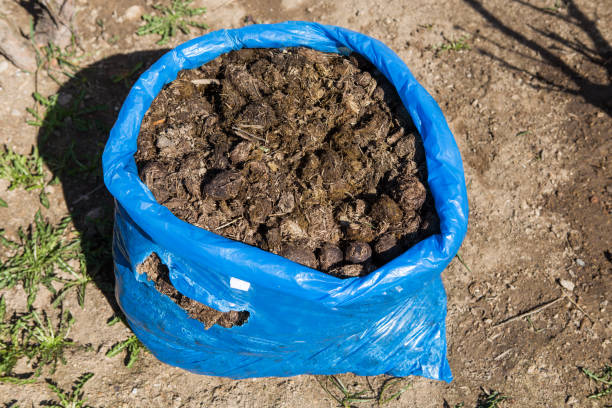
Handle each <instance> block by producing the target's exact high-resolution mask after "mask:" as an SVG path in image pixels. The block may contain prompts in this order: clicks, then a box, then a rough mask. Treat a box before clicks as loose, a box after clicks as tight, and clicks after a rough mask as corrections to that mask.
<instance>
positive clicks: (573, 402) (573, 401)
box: [565, 395, 580, 405]
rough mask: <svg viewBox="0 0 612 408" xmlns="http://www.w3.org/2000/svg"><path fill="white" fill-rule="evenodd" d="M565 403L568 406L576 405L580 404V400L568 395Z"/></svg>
mask: <svg viewBox="0 0 612 408" xmlns="http://www.w3.org/2000/svg"><path fill="white" fill-rule="evenodd" d="M565 403H566V404H567V405H576V404H579V403H580V400H579V399H578V398H576V397H574V396H573V395H568V396H567V399H566V400H565Z"/></svg>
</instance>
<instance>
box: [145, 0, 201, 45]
mask: <svg viewBox="0 0 612 408" xmlns="http://www.w3.org/2000/svg"><path fill="white" fill-rule="evenodd" d="M192 2H193V0H172V5H170V6H164V5H162V4H157V5H155V6H153V8H154V9H156V10H159V11H160V12H161V14H162V15H161V16H154V15H151V14H145V15H143V16H142V19H143V20H144V21H145V24H144V25H143V26H141V27H140V28H139V29H138V31H136V34H137V35H148V34H158V35H160V36H161V39H160V40H159V41H158V42H157V44H159V45H162V44H165V43H167V42H168V39H169V38H170V37H173V36H174V34H175V33H176V29H177V28H178V29H179V30H181V31H182V32H183V33H184V34H189V33H190V30H189V26H191V27H197V28H201V29H206V28H208V26H207V25H206V24H205V23H200V22H197V21H194V20H192V19H190V17H195V16H199V15H202V14H204V13H206V8H205V7H196V8H191V7H189V4H191V3H192Z"/></svg>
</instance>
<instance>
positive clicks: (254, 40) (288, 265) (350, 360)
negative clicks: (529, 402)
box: [103, 22, 468, 381]
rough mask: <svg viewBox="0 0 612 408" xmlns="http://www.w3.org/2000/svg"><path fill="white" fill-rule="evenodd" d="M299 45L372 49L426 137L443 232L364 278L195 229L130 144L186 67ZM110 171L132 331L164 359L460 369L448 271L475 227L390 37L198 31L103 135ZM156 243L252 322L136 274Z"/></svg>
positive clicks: (213, 370) (448, 139) (223, 372)
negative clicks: (141, 169) (161, 198)
mask: <svg viewBox="0 0 612 408" xmlns="http://www.w3.org/2000/svg"><path fill="white" fill-rule="evenodd" d="M297 46H304V47H310V48H314V49H317V50H320V51H326V52H336V53H343V54H348V53H351V52H356V53H359V54H361V55H363V56H364V57H366V58H367V59H368V60H370V61H371V62H372V63H373V64H374V65H375V66H376V67H377V68H378V69H379V70H380V71H381V72H382V73H383V74H384V75H385V76H386V77H387V78H388V79H389V81H390V82H391V83H392V84H393V85H394V86H395V87H396V89H397V91H398V93H399V95H400V97H401V99H402V101H403V102H404V104H405V106H406V107H407V109H408V111H409V112H410V115H411V116H412V119H413V121H414V124H415V125H416V128H417V129H418V131H419V133H420V134H421V136H422V138H423V142H424V147H425V153H426V160H427V168H428V174H429V179H428V182H429V186H430V188H431V191H432V194H433V197H434V201H435V207H436V210H437V213H438V215H439V217H440V230H441V233H440V234H438V235H435V236H431V237H429V238H427V239H425V240H423V241H422V242H419V243H418V244H416V245H415V246H413V247H412V248H410V249H409V250H408V251H406V252H405V253H404V254H402V255H400V256H399V257H397V258H395V259H394V260H392V261H391V262H389V263H387V264H386V265H384V266H383V267H381V268H379V269H377V270H376V271H374V272H372V273H370V274H369V275H367V276H365V277H361V278H351V279H344V280H342V279H338V278H335V277H333V276H331V275H327V274H325V273H322V272H319V271H316V270H313V269H310V268H308V267H306V266H302V265H299V264H297V263H294V262H292V261H290V260H288V259H285V258H283V257H281V256H278V255H274V254H272V253H269V252H266V251H263V250H261V249H259V248H256V247H252V246H249V245H246V244H243V243H240V242H236V241H232V240H230V239H227V238H224V237H221V236H219V235H216V234H214V233H212V232H209V231H206V230H204V229H201V228H198V227H195V226H193V225H190V224H188V223H186V222H184V221H182V220H180V219H178V218H177V217H175V216H174V215H172V213H170V211H169V210H168V209H167V208H165V207H163V206H161V205H160V204H158V203H157V202H156V201H155V198H154V196H153V194H152V193H151V192H150V191H149V189H148V188H147V187H146V186H145V185H144V184H143V182H142V181H141V180H140V179H139V177H138V171H137V168H136V162H135V160H134V153H135V152H136V150H137V143H136V141H137V138H138V134H139V130H140V124H141V122H142V119H143V116H144V114H145V113H146V111H147V110H148V108H149V106H150V105H151V102H152V101H153V99H154V98H155V97H156V95H157V94H158V93H159V91H160V90H161V89H162V87H163V86H164V85H165V84H167V83H168V82H170V81H172V80H174V79H175V78H176V75H177V73H178V72H179V71H180V70H183V69H191V68H196V67H199V66H201V65H202V64H204V63H206V62H208V61H210V60H212V59H214V58H216V57H217V56H219V55H221V54H223V53H226V52H229V51H231V50H237V49H240V48H245V47H248V48H277V47H297ZM103 169H104V182H105V183H106V186H107V188H108V190H109V191H110V192H111V194H112V195H113V196H114V197H115V199H116V201H115V202H116V211H115V230H114V237H113V256H114V265H115V275H116V296H117V300H118V302H119V305H120V306H121V308H122V310H123V311H124V313H125V315H126V317H127V320H128V322H129V324H130V326H131V327H132V329H133V330H134V333H136V335H137V336H138V338H139V339H140V340H141V341H142V342H143V343H144V344H145V345H146V346H147V348H149V350H151V352H153V354H154V355H155V356H156V357H157V358H159V359H160V360H161V361H163V362H165V363H168V364H171V365H174V366H178V367H182V368H184V369H187V370H190V371H193V372H196V373H201V374H208V375H216V376H226V377H232V378H245V377H265V376H291V375H297V374H305V373H310V374H334V373H342V372H353V373H356V374H359V375H377V374H383V373H386V374H391V375H395V376H406V375H421V376H424V377H428V378H432V379H438V380H445V381H450V380H451V379H452V376H451V372H450V368H449V365H448V361H447V359H446V331H445V317H446V294H445V292H444V287H443V286H442V280H441V279H440V274H441V272H442V271H443V270H444V268H445V267H446V266H447V265H448V263H449V262H450V261H451V260H452V258H453V256H455V254H456V252H457V250H458V249H459V246H460V245H461V242H462V240H463V238H464V236H465V233H466V230H467V217H468V202H467V195H466V187H465V179H464V175H463V166H462V162H461V156H460V154H459V150H458V149H457V145H456V144H455V141H454V139H453V136H452V134H451V132H450V130H449V128H448V125H447V124H446V121H445V119H444V116H443V115H442V112H441V111H440V108H439V107H438V105H437V104H436V102H435V101H434V100H433V98H432V97H431V96H430V95H429V94H428V93H427V91H425V89H423V87H422V86H421V85H419V84H418V83H417V81H416V80H415V79H414V77H413V76H412V74H411V73H410V71H409V70H408V68H407V67H406V65H405V64H404V63H403V62H402V61H401V60H400V59H399V57H397V55H395V54H394V53H393V52H392V51H391V50H390V49H389V48H388V47H386V46H385V45H384V44H382V43H381V42H380V41H377V40H375V39H373V38H370V37H368V36H365V35H363V34H359V33H356V32H353V31H350V30H347V29H343V28H339V27H333V26H326V25H322V24H316V23H308V22H286V23H280V24H271V25H251V26H248V27H244V28H240V29H235V30H220V31H215V32H212V33H210V34H208V35H205V36H203V37H199V38H195V39H193V40H191V41H188V42H186V43H185V44H182V45H181V46H179V47H177V48H175V49H174V50H172V51H170V52H168V53H167V54H165V55H164V56H163V57H162V58H160V59H159V60H158V61H157V62H156V63H155V64H154V65H153V66H152V67H151V68H149V70H147V71H146V72H145V73H144V74H142V75H141V76H140V78H139V79H138V81H137V82H136V83H135V84H134V86H133V87H132V89H131V91H130V93H129V95H128V97H127V99H126V100H125V102H124V104H123V107H122V108H121V111H120V112H119V117H118V119H117V122H116V123H115V125H114V127H113V129H112V131H111V134H110V138H109V140H108V143H107V144H106V148H105V150H104V155H103ZM152 252H156V253H157V254H158V255H159V257H160V258H161V260H162V262H163V263H164V264H166V265H167V266H168V267H169V270H170V280H171V282H172V284H173V285H174V286H175V287H176V288H177V290H178V291H180V292H181V293H182V294H184V295H186V296H187V297H189V298H191V299H195V300H197V301H198V302H201V303H203V304H205V305H208V306H210V307H213V308H215V309H218V310H221V311H229V310H248V311H249V313H250V317H249V319H248V321H247V322H246V323H245V324H244V325H242V326H235V327H232V328H223V327H219V326H217V325H215V326H213V327H212V328H210V329H208V330H205V329H204V324H203V323H201V322H199V321H197V320H194V319H192V318H190V317H189V316H188V315H187V313H186V312H185V311H184V310H183V309H181V308H180V307H179V306H178V305H176V304H175V303H174V302H173V301H172V300H171V299H170V298H168V297H167V296H165V295H162V294H160V293H159V292H158V291H157V290H155V288H154V284H153V282H150V281H147V279H146V277H145V276H144V275H140V274H138V273H137V272H136V266H137V265H139V264H140V263H142V262H143V261H144V260H145V259H146V258H147V257H148V256H149V255H150V254H151V253H152Z"/></svg>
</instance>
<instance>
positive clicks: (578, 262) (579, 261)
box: [576, 258, 586, 266]
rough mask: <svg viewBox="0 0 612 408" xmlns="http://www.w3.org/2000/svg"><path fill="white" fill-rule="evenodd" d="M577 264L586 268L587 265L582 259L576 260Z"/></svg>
mask: <svg viewBox="0 0 612 408" xmlns="http://www.w3.org/2000/svg"><path fill="white" fill-rule="evenodd" d="M576 263H577V264H578V266H585V265H586V263H585V262H584V261H583V260H582V259H580V258H578V259H576Z"/></svg>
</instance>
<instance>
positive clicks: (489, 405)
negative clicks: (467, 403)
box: [476, 389, 510, 408]
mask: <svg viewBox="0 0 612 408" xmlns="http://www.w3.org/2000/svg"><path fill="white" fill-rule="evenodd" d="M482 391H483V392H482V394H480V396H479V397H478V401H476V408H498V407H499V403H500V402H502V401H504V400H507V399H510V397H508V396H507V395H503V394H502V393H500V392H498V391H492V390H490V391H486V390H484V389H483V390H482Z"/></svg>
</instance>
